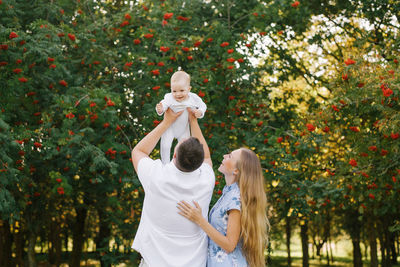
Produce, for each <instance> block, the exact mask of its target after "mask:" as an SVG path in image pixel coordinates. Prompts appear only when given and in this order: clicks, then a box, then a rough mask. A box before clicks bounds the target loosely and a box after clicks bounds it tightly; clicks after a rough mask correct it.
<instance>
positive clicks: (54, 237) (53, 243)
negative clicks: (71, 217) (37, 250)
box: [48, 221, 61, 266]
mask: <svg viewBox="0 0 400 267" xmlns="http://www.w3.org/2000/svg"><path fill="white" fill-rule="evenodd" d="M60 234H61V226H60V222H57V221H51V222H50V233H49V237H48V240H49V242H48V244H49V250H48V253H49V255H48V256H49V262H50V263H51V264H53V265H56V266H59V265H60V263H61V236H60Z"/></svg>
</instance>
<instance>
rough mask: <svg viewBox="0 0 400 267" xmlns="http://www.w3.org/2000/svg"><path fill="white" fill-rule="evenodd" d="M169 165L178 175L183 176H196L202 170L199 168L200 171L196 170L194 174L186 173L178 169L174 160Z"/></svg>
mask: <svg viewBox="0 0 400 267" xmlns="http://www.w3.org/2000/svg"><path fill="white" fill-rule="evenodd" d="M169 165H170V166H171V168H172V169H173V170H174V171H175V172H176V173H178V174H181V175H193V174H196V173H197V172H199V169H200V168H198V169H196V170H194V171H192V172H184V171H181V170H180V169H178V168H177V167H176V165H175V163H174V161H173V160H172V161H171V162H170V163H169Z"/></svg>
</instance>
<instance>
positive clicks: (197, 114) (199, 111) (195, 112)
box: [193, 109, 203, 118]
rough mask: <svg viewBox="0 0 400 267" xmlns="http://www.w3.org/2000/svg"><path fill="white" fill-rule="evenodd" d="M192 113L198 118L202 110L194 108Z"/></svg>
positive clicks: (201, 114)
mask: <svg viewBox="0 0 400 267" xmlns="http://www.w3.org/2000/svg"><path fill="white" fill-rule="evenodd" d="M193 113H194V116H195V117H196V118H200V117H201V116H203V112H202V111H201V110H200V109H194V110H193Z"/></svg>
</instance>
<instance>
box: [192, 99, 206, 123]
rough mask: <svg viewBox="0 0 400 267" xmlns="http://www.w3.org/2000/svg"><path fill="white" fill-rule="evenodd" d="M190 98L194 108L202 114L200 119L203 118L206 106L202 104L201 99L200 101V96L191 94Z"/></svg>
mask: <svg viewBox="0 0 400 267" xmlns="http://www.w3.org/2000/svg"><path fill="white" fill-rule="evenodd" d="M190 97H191V98H192V99H193V103H194V105H195V106H196V108H197V109H199V110H200V111H201V113H202V115H201V117H200V119H201V118H203V117H204V114H205V113H206V110H207V106H206V104H205V103H204V102H203V99H201V97H200V96H198V95H196V94H194V93H191V95H190Z"/></svg>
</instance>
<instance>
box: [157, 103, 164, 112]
mask: <svg viewBox="0 0 400 267" xmlns="http://www.w3.org/2000/svg"><path fill="white" fill-rule="evenodd" d="M156 110H157V113H158V114H161V113H162V112H163V105H162V104H161V102H160V103H158V104H157V105H156Z"/></svg>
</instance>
